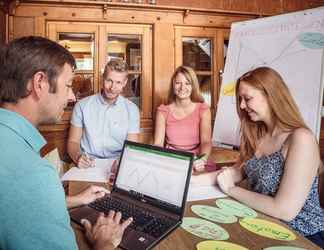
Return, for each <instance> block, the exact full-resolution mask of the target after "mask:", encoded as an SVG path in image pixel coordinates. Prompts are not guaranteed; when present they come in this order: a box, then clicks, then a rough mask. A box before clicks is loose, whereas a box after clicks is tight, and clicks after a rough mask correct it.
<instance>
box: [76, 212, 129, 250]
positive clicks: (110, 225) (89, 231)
mask: <svg viewBox="0 0 324 250" xmlns="http://www.w3.org/2000/svg"><path fill="white" fill-rule="evenodd" d="M121 217H122V215H121V213H120V212H117V213H115V211H112V210H110V211H109V214H108V215H107V216H105V215H104V214H103V213H101V214H100V215H99V217H98V219H97V222H96V224H95V225H94V226H93V225H91V223H90V222H89V221H88V220H86V219H82V220H81V223H82V224H83V226H84V228H85V231H86V237H87V238H88V240H89V242H90V243H91V244H92V245H93V246H94V249H96V250H99V249H107V246H109V245H111V244H112V245H113V246H114V247H117V246H118V245H119V244H120V242H121V239H122V237H123V234H124V231H125V229H126V228H127V227H128V226H129V225H130V224H131V223H132V221H133V219H132V218H128V219H127V220H125V221H124V222H122V223H120V219H121Z"/></svg>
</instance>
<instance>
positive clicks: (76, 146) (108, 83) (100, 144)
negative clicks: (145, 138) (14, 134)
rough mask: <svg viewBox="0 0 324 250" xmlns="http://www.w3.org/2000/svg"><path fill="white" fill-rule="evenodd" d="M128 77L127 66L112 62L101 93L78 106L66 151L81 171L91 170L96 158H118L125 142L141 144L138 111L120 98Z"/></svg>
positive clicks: (105, 71) (117, 61) (124, 63)
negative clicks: (88, 168)
mask: <svg viewBox="0 0 324 250" xmlns="http://www.w3.org/2000/svg"><path fill="white" fill-rule="evenodd" d="M127 75H128V67H127V64H126V62H124V61H122V60H116V59H115V60H111V61H109V62H108V63H107V65H106V67H105V70H104V73H103V86H102V91H101V92H100V93H98V94H95V95H92V96H89V97H86V98H84V99H82V100H81V101H79V102H78V103H77V104H76V105H75V107H74V109H73V114H72V119H71V126H70V133H69V139H68V145H67V150H68V153H69V155H70V157H71V158H72V160H73V161H74V163H75V164H76V165H77V166H78V167H80V168H86V167H90V166H91V165H92V160H91V159H93V158H115V157H117V156H119V154H120V153H121V150H122V147H123V144H124V141H125V140H126V139H128V140H133V141H137V140H138V135H139V123H140V116H139V110H138V108H137V106H136V105H135V104H134V103H132V102H131V101H129V100H128V99H127V98H125V97H123V96H121V95H120V94H121V93H122V91H123V89H124V88H125V86H126V84H127Z"/></svg>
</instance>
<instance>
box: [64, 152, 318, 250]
mask: <svg viewBox="0 0 324 250" xmlns="http://www.w3.org/2000/svg"><path fill="white" fill-rule="evenodd" d="M237 157H238V152H236V151H232V150H226V149H220V148H213V150H212V153H211V156H210V159H212V160H213V161H214V162H216V163H221V164H224V163H227V162H231V163H232V162H234V161H235V160H236V159H237ZM88 185H90V183H86V182H70V183H69V194H71V195H73V194H76V193H78V192H80V191H81V190H83V189H85V188H86V187H87V186H88ZM101 185H102V184H101ZM193 204H201V205H215V199H212V200H204V201H195V202H188V204H187V206H186V212H185V216H193V217H198V216H197V215H195V214H193V213H192V212H191V210H190V207H191V205H193ZM258 218H261V219H266V220H269V221H272V222H275V223H277V224H280V225H283V226H285V227H287V226H286V225H285V224H284V223H282V222H280V221H279V220H277V219H273V218H271V217H269V216H266V215H263V214H261V213H258ZM216 224H218V225H220V226H222V227H223V228H224V229H226V230H227V232H228V233H229V235H230V238H229V239H228V240H227V241H226V242H231V243H236V244H239V245H241V246H244V247H246V248H248V249H252V250H254V249H263V248H265V247H270V246H278V245H287V246H298V247H304V248H306V249H320V248H319V247H317V246H316V245H314V244H313V243H312V242H310V241H309V240H307V239H306V238H304V237H302V236H300V235H299V234H298V233H296V236H297V239H296V240H294V241H288V242H285V241H279V240H272V239H269V238H265V237H262V236H258V235H256V234H254V233H251V232H249V231H247V230H246V229H244V228H243V227H241V226H240V224H239V223H238V222H236V223H233V224H221V223H216ZM72 227H73V229H74V231H75V234H76V238H77V242H78V246H79V249H80V250H89V249H91V248H90V247H89V245H88V244H87V243H86V241H85V238H84V234H83V231H82V228H81V227H80V226H78V225H77V224H75V223H72ZM287 228H288V227H287ZM204 240H205V239H201V238H199V237H197V236H194V235H192V234H190V233H188V232H187V231H185V230H183V229H182V228H181V227H179V228H177V229H176V230H175V231H173V232H172V233H171V234H170V235H169V236H168V237H167V238H165V239H164V240H162V241H161V242H160V243H159V244H158V245H157V246H156V247H155V248H154V249H157V250H191V249H192V250H193V249H196V245H197V243H199V242H202V241H204Z"/></svg>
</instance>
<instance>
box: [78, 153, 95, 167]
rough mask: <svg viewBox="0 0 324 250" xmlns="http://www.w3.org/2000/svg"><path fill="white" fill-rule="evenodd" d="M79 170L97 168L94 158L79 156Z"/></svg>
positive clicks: (85, 155) (84, 155)
mask: <svg viewBox="0 0 324 250" xmlns="http://www.w3.org/2000/svg"><path fill="white" fill-rule="evenodd" d="M77 166H78V168H90V167H94V166H95V160H94V158H93V157H91V156H89V155H87V154H86V153H83V154H81V155H80V156H79V158H78V162H77Z"/></svg>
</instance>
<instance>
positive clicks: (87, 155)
mask: <svg viewBox="0 0 324 250" xmlns="http://www.w3.org/2000/svg"><path fill="white" fill-rule="evenodd" d="M84 155H85V156H86V157H87V159H88V160H90V162H91V167H94V158H93V157H92V156H90V155H89V154H88V153H87V152H85V151H84Z"/></svg>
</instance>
